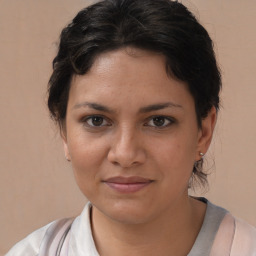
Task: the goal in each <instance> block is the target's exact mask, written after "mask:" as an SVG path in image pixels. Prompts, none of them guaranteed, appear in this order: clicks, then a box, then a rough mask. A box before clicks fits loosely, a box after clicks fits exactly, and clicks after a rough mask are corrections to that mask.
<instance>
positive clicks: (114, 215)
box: [95, 200, 151, 225]
mask: <svg viewBox="0 0 256 256" xmlns="http://www.w3.org/2000/svg"><path fill="white" fill-rule="evenodd" d="M95 207H96V208H97V209H98V210H99V211H100V212H101V213H102V214H103V215H105V216H106V217H108V218H110V219H111V220H113V221H116V222H120V223H123V224H130V225H133V224H143V223H146V222H147V221H149V220H150V219H151V218H150V215H151V214H150V212H149V209H148V207H147V206H145V205H143V204H141V203H139V202H134V201H133V200H119V201H116V202H114V203H109V204H107V205H106V204H105V205H104V206H101V207H98V206H97V205H95Z"/></svg>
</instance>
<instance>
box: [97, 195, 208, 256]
mask: <svg viewBox="0 0 256 256" xmlns="http://www.w3.org/2000/svg"><path fill="white" fill-rule="evenodd" d="M205 209H206V205H205V204H203V203H201V202H199V201H197V200H195V199H192V198H190V197H188V196H186V197H184V199H183V200H181V201H179V203H178V204H177V205H176V206H175V207H172V208H171V209H167V210H166V211H165V212H163V213H162V214H161V216H158V217H157V218H154V219H152V220H151V221H148V222H146V223H140V224H127V223H122V222H118V221H115V220H113V219H111V218H109V217H108V216H106V215H104V214H103V213H102V212H100V211H99V210H98V209H97V208H95V207H93V211H92V231H93V236H94V240H95V244H96V247H97V250H98V251H99V254H100V255H101V256H110V255H111V256H116V255H118V256H126V255H133V256H144V255H147V256H150V255H161V256H165V255H177V256H178V255H187V254H188V253H189V251H190V250H191V248H192V246H193V244H194V241H195V239H196V237H197V235H198V233H199V231H200V228H201V226H202V222H203V218H204V214H205Z"/></svg>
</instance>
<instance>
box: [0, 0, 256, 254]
mask: <svg viewBox="0 0 256 256" xmlns="http://www.w3.org/2000/svg"><path fill="white" fill-rule="evenodd" d="M89 2H92V1H86V0H37V1H36V0H22V1H20V0H0V77H1V84H0V122H1V123H0V172H1V176H0V177H1V178H0V227H1V229H0V255H4V253H6V251H7V250H8V249H9V248H10V247H11V246H12V245H13V244H14V243H16V242H17V241H19V240H20V239H22V238H23V237H24V236H26V235H27V234H29V233H30V232H32V231H33V230H35V229H37V228H39V227H41V226H43V225H45V224H46V223H48V222H50V221H52V220H54V219H57V218H62V217H67V216H72V215H77V214H79V212H80V211H81V210H82V208H83V206H84V204H85V202H86V199H85V198H84V196H83V195H82V194H81V193H80V191H79V190H78V188H77V186H76V184H75V181H74V178H73V175H72V170H71V167H70V164H69V163H68V162H66V160H65V158H64V155H63V150H62V145H61V142H60V139H59V135H58V129H57V128H56V127H55V126H54V124H53V123H52V122H51V120H50V119H49V115H48V112H47V108H46V103H45V102H46V88H47V82H48V78H49V76H50V73H51V61H52V59H53V57H54V55H55V53H56V42H57V41H58V36H59V34H60V30H61V28H62V27H63V26H64V25H66V24H67V23H68V21H70V20H71V19H72V17H73V16H74V15H75V13H76V12H77V11H78V10H80V9H81V8H83V7H85V6H86V5H87V4H88V3H89ZM182 2H184V3H185V4H187V5H188V6H189V7H190V8H191V10H192V11H193V12H194V13H195V14H196V16H197V17H198V18H199V20H200V21H201V22H202V23H203V25H205V27H206V28H207V29H208V31H209V32H210V34H211V36H212V38H213V40H214V42H215V48H216V55H217V58H218V61H219V64H220V67H221V69H222V72H223V91H222V96H221V99H222V109H221V112H220V114H219V120H218V125H217V128H216V132H215V138H214V141H213V144H212V146H211V150H210V152H208V153H207V156H206V159H207V162H208V166H209V167H211V169H210V171H211V172H212V175H211V177H210V190H209V192H207V193H205V194H202V193H197V195H203V196H205V197H207V198H208V199H210V200H211V201H212V202H213V203H215V204H219V205H221V206H224V207H225V208H227V209H228V210H230V211H231V212H232V213H233V214H234V215H235V216H237V217H239V218H243V219H245V220H246V221H248V222H249V223H251V224H253V225H256V200H255V198H256V171H255V166H256V157H255V146H256V100H255V98H256V76H255V73H256V72H255V68H256V65H255V63H256V53H255V52H256V30H255V24H256V2H255V1H252V0H244V1H238V0H232V1H227V0H224V1H223V0H214V1H213V0H208V1H206V0H192V1H190V2H188V1H182Z"/></svg>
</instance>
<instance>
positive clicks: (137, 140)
mask: <svg viewBox="0 0 256 256" xmlns="http://www.w3.org/2000/svg"><path fill="white" fill-rule="evenodd" d="M108 160H109V161H110V162H111V163H113V164H115V165H119V166H120V167H122V168H129V167H132V166H136V165H140V164H143V163H144V162H145V160H146V153H145V149H144V148H143V145H142V137H141V134H140V133H139V132H138V131H137V132H136V131H133V130H132V129H129V128H126V129H125V128H124V129H121V130H120V131H117V132H116V134H115V135H114V138H113V139H112V141H111V147H110V150H109V152H108Z"/></svg>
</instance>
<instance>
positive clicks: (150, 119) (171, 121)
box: [144, 115, 175, 129]
mask: <svg viewBox="0 0 256 256" xmlns="http://www.w3.org/2000/svg"><path fill="white" fill-rule="evenodd" d="M157 117H160V118H164V119H166V120H168V121H169V123H168V124H167V125H164V126H156V125H148V123H149V122H150V121H152V120H153V119H154V118H157ZM173 123H175V119H174V118H173V117H170V116H164V115H154V116H151V117H149V118H147V119H146V123H145V124H144V126H149V127H152V128H156V129H164V128H166V127H168V126H170V125H172V124H173Z"/></svg>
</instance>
